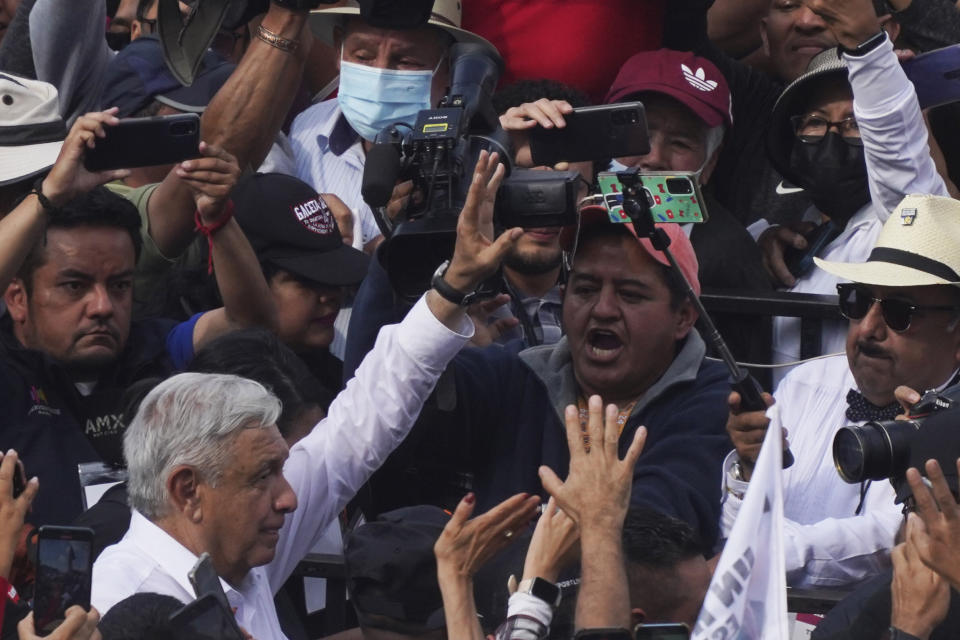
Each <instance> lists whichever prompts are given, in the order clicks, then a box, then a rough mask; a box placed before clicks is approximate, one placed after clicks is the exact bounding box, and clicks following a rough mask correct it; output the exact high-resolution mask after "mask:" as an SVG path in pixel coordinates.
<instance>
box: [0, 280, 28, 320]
mask: <svg viewBox="0 0 960 640" xmlns="http://www.w3.org/2000/svg"><path fill="white" fill-rule="evenodd" d="M3 301H4V302H5V303H6V305H7V311H8V312H9V313H10V317H11V318H12V319H13V322H14V323H15V324H23V323H24V322H26V320H27V302H28V296H27V288H26V286H24V284H23V280H21V279H20V278H14V279H13V280H12V281H11V282H10V284H9V285H8V286H7V290H6V291H5V292H4V295H3Z"/></svg>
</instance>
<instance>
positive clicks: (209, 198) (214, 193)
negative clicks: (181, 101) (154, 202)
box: [176, 142, 240, 224]
mask: <svg viewBox="0 0 960 640" xmlns="http://www.w3.org/2000/svg"><path fill="white" fill-rule="evenodd" d="M200 154H201V156H203V157H201V158H194V159H192V160H184V161H183V162H181V163H180V164H179V165H178V166H177V168H176V172H177V177H179V178H180V179H181V180H183V181H184V183H186V185H187V186H188V187H190V191H192V192H193V199H194V202H196V205H197V211H199V212H200V218H201V219H202V220H203V221H204V224H209V223H211V222H215V221H216V220H217V218H218V217H219V216H220V211H221V209H223V205H224V204H225V203H226V201H227V199H228V198H229V197H230V192H231V191H232V190H233V187H234V186H236V184H237V180H239V179H240V165H239V163H238V162H237V159H236V158H235V157H234V156H233V155H232V154H231V153H230V152H229V151H227V150H226V149H223V148H221V147H218V146H215V145H212V144H207V143H206V142H201V143H200Z"/></svg>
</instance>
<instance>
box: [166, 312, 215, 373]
mask: <svg viewBox="0 0 960 640" xmlns="http://www.w3.org/2000/svg"><path fill="white" fill-rule="evenodd" d="M204 313H206V311H201V312H200V313H197V314H194V315H193V317H191V318H190V319H189V320H187V321H186V322H181V323H180V324H178V325H177V326H175V327H174V328H173V329H171V330H170V333H168V334H167V353H168V354H170V361H171V362H172V363H173V367H174V369H176V370H177V371H183V370H184V369H186V368H187V365H189V364H190V361H191V360H193V355H194V354H193V330H194V329H195V328H196V326H197V320H199V319H200V316H202V315H203V314H204Z"/></svg>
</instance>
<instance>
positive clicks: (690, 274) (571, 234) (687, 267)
mask: <svg viewBox="0 0 960 640" xmlns="http://www.w3.org/2000/svg"><path fill="white" fill-rule="evenodd" d="M597 224H622V223H617V222H612V221H611V220H610V214H609V213H608V212H607V209H606V208H604V207H601V206H597V205H590V206H586V207H583V208H581V209H580V225H579V226H578V227H575V226H569V227H564V228H563V229H561V230H560V248H562V249H563V250H564V251H575V250H576V243H575V240H577V239H578V237H579V235H580V234H581V233H582V232H583V230H584V229H587V228H589V227H591V226H593V225H597ZM623 226H624V227H626V228H627V230H628V231H629V232H630V234H631V235H632V236H633V237H635V238H637V232H636V230H635V229H634V228H633V225H632V224H629V223H627V224H624V225H623ZM657 227H658V228H660V229H663V230H664V231H666V233H667V237H669V238H670V253H672V254H673V259H674V260H676V261H677V266H679V267H680V271H681V272H682V273H683V275H684V277H685V278H686V279H687V281H688V282H689V283H690V286H691V287H693V291H694V293H696V294H697V295H698V296H699V295H700V278H699V276H698V275H697V273H698V271H699V269H700V264H699V263H698V262H697V254H696V253H695V252H694V251H693V245H692V244H690V238H688V237H687V234H686V233H684V232H683V229H681V228H680V225H679V224H675V223H660V224H657ZM637 242H639V243H640V246H641V247H643V248H644V249H645V250H646V251H647V253H649V254H650V257H652V258H653V259H654V260H656V261H657V262H659V263H660V264H662V265H664V266H665V267H669V266H670V261H669V260H667V256H665V255H663V252H662V251H660V250H658V249H655V248H654V246H653V243H652V242H650V239H649V238H637ZM575 259H576V255H574V260H575Z"/></svg>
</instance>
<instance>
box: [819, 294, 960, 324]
mask: <svg viewBox="0 0 960 640" xmlns="http://www.w3.org/2000/svg"><path fill="white" fill-rule="evenodd" d="M837 294H839V296H840V313H841V314H842V315H843V317H844V318H846V319H847V320H862V319H863V318H864V317H866V315H867V313H868V312H869V311H870V307H872V306H873V303H874V302H876V303H877V304H879V305H880V313H881V314H882V315H883V321H884V322H886V323H887V326H888V327H890V328H891V329H893V330H894V331H897V332H903V331H906V330H907V329H909V328H910V321H911V320H912V319H913V314H914V313H918V312H920V313H922V312H924V311H958V309H957V307H954V306H947V305H939V306H933V305H931V306H920V305H916V304H912V303H910V302H907V301H906V300H897V299H896V298H877V297H874V295H873V292H872V291H870V289H868V288H867V287H864V286H863V285H860V284H856V283H849V282H848V283H843V284H838V285H837Z"/></svg>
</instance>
